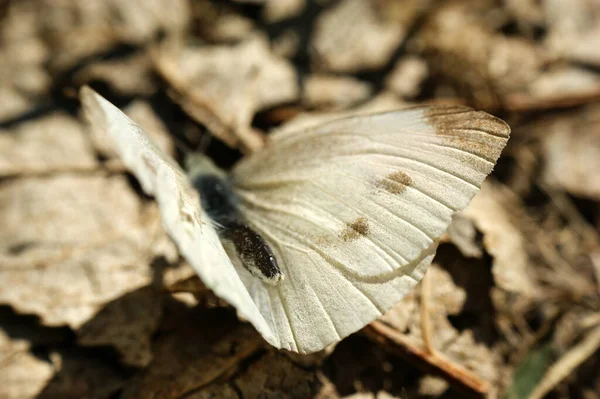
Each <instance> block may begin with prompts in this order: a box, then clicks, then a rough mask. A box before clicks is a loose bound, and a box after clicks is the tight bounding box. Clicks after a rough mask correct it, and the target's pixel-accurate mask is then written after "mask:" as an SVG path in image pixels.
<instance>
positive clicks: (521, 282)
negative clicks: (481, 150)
mask: <svg viewBox="0 0 600 399" xmlns="http://www.w3.org/2000/svg"><path fill="white" fill-rule="evenodd" d="M524 214H525V211H524V210H523V209H522V205H521V204H520V203H519V199H518V198H517V197H516V196H515V195H514V194H513V193H511V192H510V191H509V190H508V189H506V188H504V187H502V186H500V185H498V184H493V183H491V182H485V183H484V184H483V186H482V187H481V191H480V192H479V193H478V194H477V195H476V196H475V197H474V198H473V200H471V203H470V204H469V206H468V207H467V208H466V209H465V210H464V211H463V215H464V216H466V217H468V218H470V219H471V220H473V223H475V226H477V228H478V229H479V230H481V231H482V232H483V244H484V247H485V249H486V250H487V252H489V253H490V254H491V255H492V256H493V257H494V261H493V265H492V274H493V275H494V281H495V283H496V284H497V285H498V286H499V287H501V288H502V289H504V290H506V291H511V292H517V293H519V294H521V295H527V296H535V294H536V287H535V283H534V282H533V279H532V277H531V276H530V275H529V271H528V269H529V258H528V255H527V248H526V246H525V240H526V238H525V236H524V233H523V231H522V230H521V229H520V227H519V226H520V223H521V222H522V217H523V215H524Z"/></svg>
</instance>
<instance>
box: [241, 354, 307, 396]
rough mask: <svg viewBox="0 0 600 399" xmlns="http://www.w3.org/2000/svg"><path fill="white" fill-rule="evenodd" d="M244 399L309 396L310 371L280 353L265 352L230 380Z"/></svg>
mask: <svg viewBox="0 0 600 399" xmlns="http://www.w3.org/2000/svg"><path fill="white" fill-rule="evenodd" d="M232 384H234V385H235V386H236V387H237V388H238V390H239V391H240V392H241V393H242V397H244V398H260V397H274V398H276V397H289V398H299V399H300V398H310V397H313V396H314V394H315V392H316V391H317V385H318V381H317V378H316V375H315V373H314V371H308V370H305V369H302V368H300V367H298V366H296V365H295V364H294V363H292V362H291V361H290V360H289V359H288V358H286V357H285V356H284V355H283V354H280V353H269V354H267V355H265V356H263V357H262V358H260V359H259V360H258V361H256V362H255V363H253V364H252V367H249V368H248V369H247V370H246V371H245V372H244V373H243V374H241V375H240V376H239V377H237V378H236V379H235V380H233V381H232Z"/></svg>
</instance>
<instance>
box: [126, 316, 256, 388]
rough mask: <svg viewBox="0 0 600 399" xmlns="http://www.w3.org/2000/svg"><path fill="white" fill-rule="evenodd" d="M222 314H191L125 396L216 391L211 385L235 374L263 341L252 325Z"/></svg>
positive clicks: (162, 343)
mask: <svg viewBox="0 0 600 399" xmlns="http://www.w3.org/2000/svg"><path fill="white" fill-rule="evenodd" d="M219 315H220V316H219ZM222 316H223V313H222V311H215V313H212V314H210V313H208V314H204V315H202V314H199V313H198V312H192V311H190V314H189V315H187V320H186V319H182V320H180V324H179V328H177V329H176V330H175V331H174V332H173V333H171V334H169V335H165V336H162V337H161V338H160V339H159V340H158V342H157V343H156V346H155V347H154V348H153V352H154V360H153V362H152V363H151V364H150V365H149V366H148V367H147V368H146V369H145V370H144V371H142V372H141V373H140V374H139V375H138V377H137V378H136V379H135V380H134V381H133V382H132V383H131V384H129V386H128V387H127V389H126V390H125V392H124V393H123V396H122V398H123V399H136V398H148V397H156V398H164V399H170V398H180V397H182V396H184V395H191V394H192V393H194V392H201V391H202V390H203V389H207V390H211V388H210V385H211V384H214V383H216V382H220V381H222V379H223V378H227V377H228V376H230V375H231V373H232V372H233V371H235V369H236V368H237V367H238V365H239V363H240V362H242V361H243V360H244V359H247V358H248V357H249V356H251V355H252V354H254V353H255V352H256V351H257V350H258V349H259V348H261V347H262V345H263V341H262V339H261V338H260V336H259V335H258V333H257V332H256V331H255V330H254V329H253V328H252V327H250V326H246V325H237V326H235V325H232V320H231V319H225V318H223V317H222ZM183 317H184V318H185V316H183ZM218 391H219V390H217V392H218ZM213 392H214V391H213ZM226 392H227V391H226ZM186 397H187V396H186ZM194 397H198V398H202V397H206V396H203V395H200V394H199V396H194ZM217 397H223V396H217Z"/></svg>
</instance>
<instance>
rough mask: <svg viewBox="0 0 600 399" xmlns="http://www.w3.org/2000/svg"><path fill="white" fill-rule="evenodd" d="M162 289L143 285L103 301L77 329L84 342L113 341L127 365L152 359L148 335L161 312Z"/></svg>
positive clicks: (90, 344)
mask: <svg viewBox="0 0 600 399" xmlns="http://www.w3.org/2000/svg"><path fill="white" fill-rule="evenodd" d="M163 298H164V293H161V292H159V290H158V287H152V286H151V287H143V288H140V289H138V290H136V291H133V292H129V293H126V294H124V295H122V296H120V297H119V298H117V299H115V300H113V301H112V302H109V303H108V304H106V306H105V307H104V308H103V309H102V310H100V311H99V312H98V313H97V314H96V315H95V316H94V318H93V319H91V320H89V321H88V322H86V323H85V324H84V325H83V326H81V327H80V328H79V331H77V335H78V337H79V338H78V342H79V344H81V345H85V346H102V345H112V346H114V347H115V349H116V350H117V351H118V352H119V353H120V354H121V361H122V362H123V363H124V364H126V365H129V366H134V367H145V366H147V365H148V364H149V363H150V361H151V360H152V351H151V342H150V339H151V337H152V335H153V334H154V333H155V331H156V329H157V328H158V325H159V322H160V318H161V316H162V310H163V309H162V302H163Z"/></svg>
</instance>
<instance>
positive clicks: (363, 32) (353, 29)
mask: <svg viewBox="0 0 600 399" xmlns="http://www.w3.org/2000/svg"><path fill="white" fill-rule="evenodd" d="M422 4H423V2H419V1H408V2H403V7H402V12H403V15H402V16H401V17H396V18H394V17H392V16H390V14H389V11H390V10H388V9H387V6H388V5H389V4H388V3H386V2H376V1H365V0H342V1H340V2H339V3H337V4H335V5H334V6H333V7H331V8H330V9H327V10H325V11H323V12H322V13H321V14H320V15H319V18H318V19H317V21H316V25H315V30H314V32H313V46H314V50H315V53H316V54H315V55H316V57H317V58H316V60H315V61H316V62H317V64H319V66H320V67H321V68H320V69H324V70H327V71H332V72H357V71H362V70H368V69H378V68H381V67H383V66H384V65H385V64H386V63H387V62H388V61H389V60H390V58H391V57H392V55H393V53H394V51H396V49H397V48H398V47H399V46H400V44H401V43H402V41H403V40H404V37H405V35H406V32H407V30H408V28H409V27H410V25H411V24H412V23H413V22H414V20H415V19H416V17H417V15H418V13H419V11H420V9H421V8H422V7H423V5H422ZM389 6H390V7H393V5H389Z"/></svg>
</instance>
